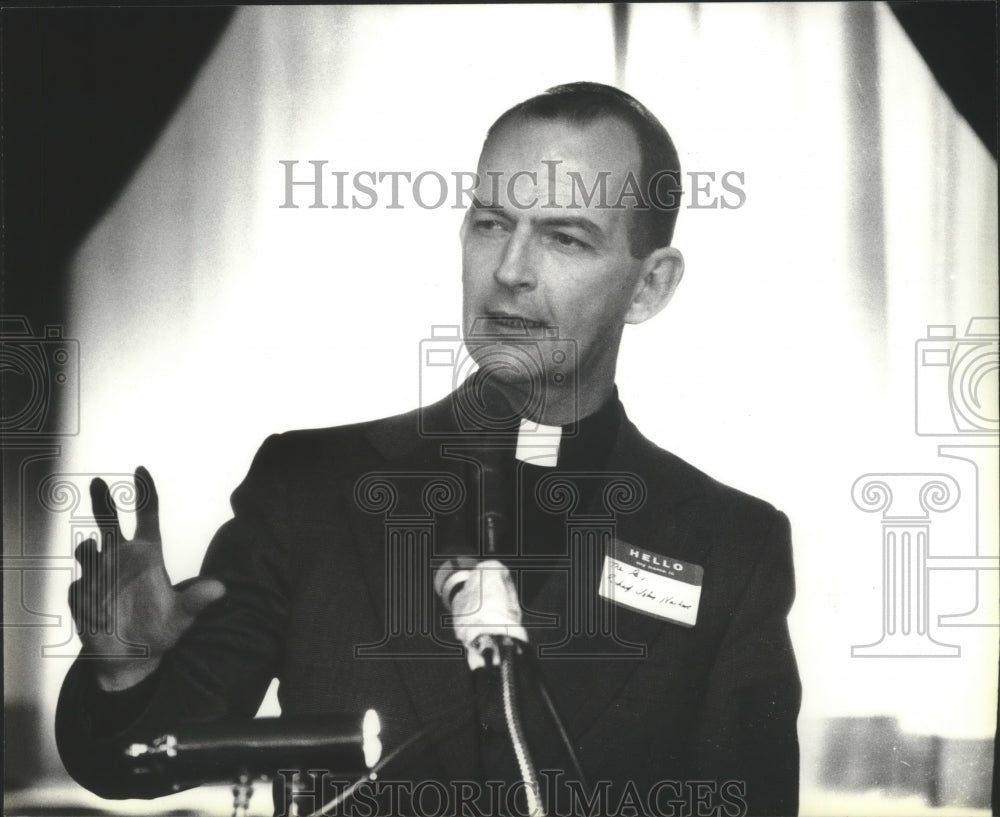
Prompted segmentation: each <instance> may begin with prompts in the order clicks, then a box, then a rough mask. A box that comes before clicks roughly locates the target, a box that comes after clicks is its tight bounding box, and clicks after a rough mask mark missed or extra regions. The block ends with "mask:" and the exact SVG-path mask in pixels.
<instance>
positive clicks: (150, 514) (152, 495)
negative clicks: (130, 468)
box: [135, 465, 160, 542]
mask: <svg viewBox="0 0 1000 817" xmlns="http://www.w3.org/2000/svg"><path fill="white" fill-rule="evenodd" d="M135 486H136V493H137V495H138V498H139V503H138V505H137V506H136V510H135V537H136V539H144V540H146V541H151V542H159V541H160V498H159V497H158V496H157V494H156V484H155V483H154V482H153V477H152V476H151V475H150V473H149V471H147V470H146V469H145V468H144V467H143V466H141V465H140V466H139V467H138V468H136V469H135Z"/></svg>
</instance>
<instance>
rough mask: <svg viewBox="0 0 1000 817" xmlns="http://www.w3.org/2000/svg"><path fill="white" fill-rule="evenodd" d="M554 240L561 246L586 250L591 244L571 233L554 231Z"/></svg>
mask: <svg viewBox="0 0 1000 817" xmlns="http://www.w3.org/2000/svg"><path fill="white" fill-rule="evenodd" d="M552 240H553V241H555V243H556V244H558V245H559V246H560V247H564V248H566V249H571V250H584V249H589V248H590V245H589V244H587V242H585V241H581V240H580V239H579V238H576V237H575V236H571V235H570V234H569V233H560V232H555V233H552Z"/></svg>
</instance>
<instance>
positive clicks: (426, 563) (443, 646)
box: [344, 403, 479, 780]
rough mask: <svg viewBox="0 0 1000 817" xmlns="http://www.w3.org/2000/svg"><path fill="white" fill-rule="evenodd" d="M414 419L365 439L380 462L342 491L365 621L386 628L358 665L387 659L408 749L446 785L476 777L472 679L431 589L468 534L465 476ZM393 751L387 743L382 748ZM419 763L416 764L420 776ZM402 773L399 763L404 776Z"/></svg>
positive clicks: (434, 415) (438, 418)
mask: <svg viewBox="0 0 1000 817" xmlns="http://www.w3.org/2000/svg"><path fill="white" fill-rule="evenodd" d="M443 408H444V406H443V405H442V404H440V403H439V404H437V405H436V406H434V407H431V409H428V410H427V411H430V412H431V416H429V417H427V418H425V419H426V420H427V422H429V423H437V424H440V423H447V418H446V417H444V418H442V410H443ZM418 419H419V416H418V413H417V412H413V413H411V414H409V415H404V416H403V417H401V418H394V419H392V420H390V421H385V422H383V423H376V424H374V426H372V427H371V428H370V429H369V431H368V438H369V442H371V443H372V445H373V447H374V448H375V449H376V450H377V451H378V452H379V453H380V455H381V462H380V467H376V468H373V469H371V470H370V471H369V472H368V473H366V474H363V475H362V476H361V478H360V479H359V481H358V482H357V483H356V484H355V485H354V486H345V487H344V490H345V493H346V494H347V495H346V496H345V497H344V502H345V506H346V507H347V508H348V516H349V524H350V527H351V530H352V534H353V536H352V537H351V538H352V541H353V546H354V548H355V551H356V556H357V561H358V563H359V564H360V565H361V572H362V575H363V577H364V581H365V583H366V585H367V589H368V596H369V598H370V601H371V607H372V610H371V614H372V615H374V616H375V619H376V620H377V621H383V622H385V629H384V630H383V632H385V633H386V636H385V637H384V639H383V642H382V643H381V644H378V645H366V646H365V647H364V648H362V650H361V651H360V652H359V653H358V657H357V658H356V660H375V661H384V662H385V663H386V664H387V665H388V666H391V667H392V670H391V671H393V672H395V673H396V674H397V676H398V678H399V680H400V682H401V684H402V686H403V688H404V689H405V690H406V694H407V696H408V698H409V704H410V707H409V708H410V709H411V711H412V712H413V713H415V716H416V721H417V722H419V725H420V729H422V730H423V734H424V736H425V737H424V739H423V740H422V741H421V742H420V743H419V744H418V745H417V746H416V747H414V748H413V749H412V750H411V752H417V753H424V755H426V753H427V752H431V753H436V754H437V755H438V756H439V758H440V760H441V763H442V765H443V766H444V768H445V770H446V771H447V774H448V775H449V777H450V778H451V779H454V780H473V779H476V778H477V777H478V740H479V735H478V730H477V721H476V719H475V717H473V716H472V713H473V712H474V705H475V699H474V690H473V685H472V676H471V673H470V671H469V667H468V664H467V662H466V659H465V657H464V651H463V649H462V647H461V646H460V645H459V644H458V643H457V642H456V641H455V640H454V638H453V637H452V636H450V635H449V634H448V632H447V629H446V628H445V627H444V626H443V612H444V611H443V610H442V608H441V605H440V603H439V601H438V599H437V597H436V596H435V594H434V591H433V570H434V568H435V567H436V565H437V564H438V563H439V562H440V558H438V557H439V554H440V552H441V551H442V550H443V549H446V547H447V545H448V543H450V542H452V541H460V540H461V539H460V537H462V536H464V535H465V532H464V530H463V526H464V516H465V514H464V513H463V508H464V503H463V502H462V501H461V500H462V496H461V494H459V495H458V496H457V500H458V501H457V502H456V501H455V500H456V497H451V498H449V496H450V495H449V492H450V491H451V490H453V489H455V487H456V481H460V480H461V474H460V469H458V468H455V467H451V468H449V467H448V465H447V463H443V462H442V460H441V458H440V456H439V454H438V452H439V450H440V443H439V442H438V438H437V437H430V438H426V437H422V436H421V435H420V434H419V433H418V427H417V423H418ZM459 490H460V489H459ZM442 509H444V510H442ZM388 666H387V669H388ZM387 734H388V732H387ZM411 737H412V734H397V735H394V736H392V737H391V738H390V740H391V741H393V742H394V743H395V744H396V745H399V743H401V742H402V741H406V740H408V739H410V738H411ZM393 748H394V747H393V746H392V745H389V744H388V743H387V746H386V749H387V751H391V750H392V749H393ZM425 761H426V757H420V758H418V760H417V764H418V765H419V767H420V768H421V769H423V768H425V767H426V766H427V765H428V764H427V763H426V762H425ZM405 766H406V763H405V761H404V762H403V763H402V764H401V767H402V771H403V772H404V773H405V772H406V768H405Z"/></svg>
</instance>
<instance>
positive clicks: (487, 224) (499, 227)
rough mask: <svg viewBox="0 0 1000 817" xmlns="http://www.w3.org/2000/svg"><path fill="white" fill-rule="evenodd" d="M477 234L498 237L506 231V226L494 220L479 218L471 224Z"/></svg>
mask: <svg viewBox="0 0 1000 817" xmlns="http://www.w3.org/2000/svg"><path fill="white" fill-rule="evenodd" d="M473 226H474V227H475V228H476V231H477V232H480V233H483V234H484V235H498V234H500V233H502V232H504V231H505V230H506V229H507V225H506V224H504V223H503V222H502V221H500V220H499V219H496V218H479V219H476V220H475V222H473Z"/></svg>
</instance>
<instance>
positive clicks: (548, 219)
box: [472, 196, 608, 242]
mask: <svg viewBox="0 0 1000 817" xmlns="http://www.w3.org/2000/svg"><path fill="white" fill-rule="evenodd" d="M472 208H473V209H474V210H483V211H485V212H487V213H497V214H499V215H509V211H508V210H507V208H505V207H502V206H500V205H497V204H485V203H484V202H482V201H480V200H479V198H478V197H476V196H472ZM516 212H522V211H520V210H517V211H516ZM531 221H532V224H533V225H539V226H542V227H548V228H559V227H575V228H577V229H579V230H583V231H584V232H585V233H586V234H587V235H588V236H590V238H592V239H593V240H594V241H600V242H606V241H607V238H608V237H607V235H606V233H605V232H604V230H603V229H601V226H600V225H599V224H597V223H596V222H594V221H591V220H590V219H589V218H584V217H583V216H538V217H531Z"/></svg>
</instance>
